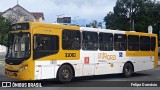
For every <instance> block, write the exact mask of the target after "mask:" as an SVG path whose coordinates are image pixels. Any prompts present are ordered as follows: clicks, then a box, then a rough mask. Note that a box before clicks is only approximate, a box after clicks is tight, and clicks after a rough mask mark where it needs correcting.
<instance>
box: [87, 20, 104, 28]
mask: <svg viewBox="0 0 160 90" xmlns="http://www.w3.org/2000/svg"><path fill="white" fill-rule="evenodd" d="M86 26H87V27H93V28H102V22H98V21H97V20H93V21H92V22H91V23H89V24H88V25H86Z"/></svg>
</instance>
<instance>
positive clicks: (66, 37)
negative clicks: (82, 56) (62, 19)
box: [62, 29, 81, 50]
mask: <svg viewBox="0 0 160 90" xmlns="http://www.w3.org/2000/svg"><path fill="white" fill-rule="evenodd" d="M62 48H63V49H64V50H80V48H81V33H80V31H78V30H66V29H65V30H63V31H62Z"/></svg>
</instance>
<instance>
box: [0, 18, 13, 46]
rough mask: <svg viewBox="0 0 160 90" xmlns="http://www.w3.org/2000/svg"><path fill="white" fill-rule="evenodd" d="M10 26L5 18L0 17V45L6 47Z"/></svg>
mask: <svg viewBox="0 0 160 90" xmlns="http://www.w3.org/2000/svg"><path fill="white" fill-rule="evenodd" d="M10 25H11V23H10V22H7V21H6V20H5V18H3V17H2V16H0V44H1V45H5V46H7V40H8V32H9V26H10Z"/></svg>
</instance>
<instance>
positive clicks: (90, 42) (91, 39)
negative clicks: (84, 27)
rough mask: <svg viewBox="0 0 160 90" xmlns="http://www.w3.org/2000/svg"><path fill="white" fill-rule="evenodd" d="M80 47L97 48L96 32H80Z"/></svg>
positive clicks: (84, 48)
mask: <svg viewBox="0 0 160 90" xmlns="http://www.w3.org/2000/svg"><path fill="white" fill-rule="evenodd" d="M82 36H83V40H82V49H83V50H98V33H97V32H88V31H83V32H82Z"/></svg>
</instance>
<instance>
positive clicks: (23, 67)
mask: <svg viewBox="0 0 160 90" xmlns="http://www.w3.org/2000/svg"><path fill="white" fill-rule="evenodd" d="M27 68H28V65H24V66H22V67H20V69H19V71H20V72H22V71H24V70H25V69H27Z"/></svg>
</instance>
